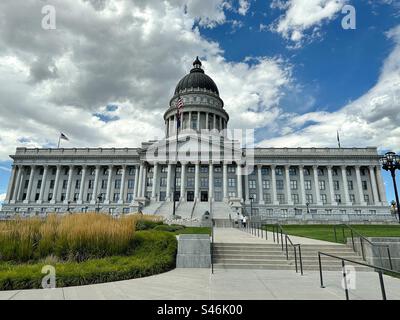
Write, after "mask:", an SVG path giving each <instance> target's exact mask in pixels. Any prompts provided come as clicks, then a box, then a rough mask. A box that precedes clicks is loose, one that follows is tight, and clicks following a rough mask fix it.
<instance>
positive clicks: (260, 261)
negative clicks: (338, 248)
mask: <svg viewBox="0 0 400 320" xmlns="http://www.w3.org/2000/svg"><path fill="white" fill-rule="evenodd" d="M297 261H298V263H299V260H297ZM214 262H215V263H226V264H294V263H295V261H294V259H293V260H286V259H279V258H278V259H268V260H266V259H252V260H249V259H239V258H236V259H231V258H218V259H217V258H215V259H214ZM306 265H307V266H308V265H311V266H317V265H318V260H316V261H309V260H303V266H306ZM322 265H323V266H329V265H335V266H341V262H340V261H339V260H336V261H323V263H322ZM349 265H351V264H350V263H349Z"/></svg>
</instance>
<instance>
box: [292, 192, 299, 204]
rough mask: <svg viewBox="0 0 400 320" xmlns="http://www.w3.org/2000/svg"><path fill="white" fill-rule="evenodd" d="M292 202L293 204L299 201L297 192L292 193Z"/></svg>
mask: <svg viewBox="0 0 400 320" xmlns="http://www.w3.org/2000/svg"><path fill="white" fill-rule="evenodd" d="M292 202H293V203H294V204H298V203H299V202H300V201H299V195H298V194H292Z"/></svg>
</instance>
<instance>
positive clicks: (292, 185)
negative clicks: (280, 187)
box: [290, 180, 297, 190]
mask: <svg viewBox="0 0 400 320" xmlns="http://www.w3.org/2000/svg"><path fill="white" fill-rule="evenodd" d="M290 189H292V190H297V181H296V180H290Z"/></svg>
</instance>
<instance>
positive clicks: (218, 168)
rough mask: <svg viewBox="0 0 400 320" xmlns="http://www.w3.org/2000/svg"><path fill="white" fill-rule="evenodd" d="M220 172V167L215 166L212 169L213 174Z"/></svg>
mask: <svg viewBox="0 0 400 320" xmlns="http://www.w3.org/2000/svg"><path fill="white" fill-rule="evenodd" d="M221 171H222V169H221V167H220V166H215V167H214V172H221Z"/></svg>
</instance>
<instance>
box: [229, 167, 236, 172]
mask: <svg viewBox="0 0 400 320" xmlns="http://www.w3.org/2000/svg"><path fill="white" fill-rule="evenodd" d="M228 172H229V173H235V172H236V167H234V166H228Z"/></svg>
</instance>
